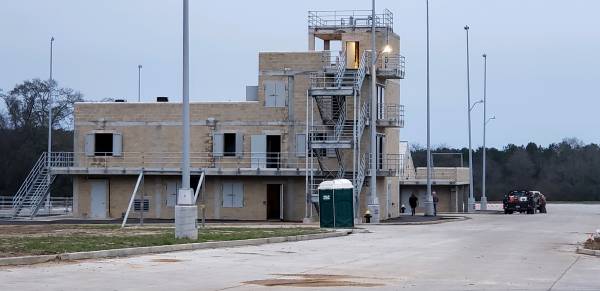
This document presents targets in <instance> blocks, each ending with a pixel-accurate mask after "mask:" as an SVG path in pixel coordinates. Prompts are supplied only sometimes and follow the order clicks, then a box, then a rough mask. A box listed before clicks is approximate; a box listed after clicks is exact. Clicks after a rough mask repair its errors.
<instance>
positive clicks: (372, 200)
mask: <svg viewBox="0 0 600 291" xmlns="http://www.w3.org/2000/svg"><path fill="white" fill-rule="evenodd" d="M375 38H376V33H375V0H373V9H372V11H371V182H370V184H369V188H370V193H369V194H370V195H369V205H368V208H369V210H370V211H371V214H372V215H373V219H372V220H371V221H372V222H379V201H378V199H377V42H376V39H375Z"/></svg>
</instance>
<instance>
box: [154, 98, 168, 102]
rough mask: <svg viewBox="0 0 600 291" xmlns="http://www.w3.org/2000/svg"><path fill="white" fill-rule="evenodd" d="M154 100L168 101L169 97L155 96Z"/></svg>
mask: <svg viewBox="0 0 600 291" xmlns="http://www.w3.org/2000/svg"><path fill="white" fill-rule="evenodd" d="M156 102H169V97H156Z"/></svg>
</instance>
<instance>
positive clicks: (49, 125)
mask: <svg viewBox="0 0 600 291" xmlns="http://www.w3.org/2000/svg"><path fill="white" fill-rule="evenodd" d="M53 49H54V37H51V38H50V81H49V82H48V156H47V162H48V170H50V162H51V161H52V160H51V159H52V157H51V156H52V89H53V87H54V79H53V78H52V66H53V64H52V58H53ZM50 181H51V179H50V175H48V185H50ZM48 197H50V190H48Z"/></svg>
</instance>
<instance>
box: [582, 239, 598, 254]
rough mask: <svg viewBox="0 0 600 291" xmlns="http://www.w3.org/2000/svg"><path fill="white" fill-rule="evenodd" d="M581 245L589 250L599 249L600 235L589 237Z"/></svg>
mask: <svg viewBox="0 0 600 291" xmlns="http://www.w3.org/2000/svg"><path fill="white" fill-rule="evenodd" d="M583 247H585V248H586V249H590V250H597V251H598V250H600V237H596V238H590V239H588V240H587V241H586V242H585V243H584V244H583Z"/></svg>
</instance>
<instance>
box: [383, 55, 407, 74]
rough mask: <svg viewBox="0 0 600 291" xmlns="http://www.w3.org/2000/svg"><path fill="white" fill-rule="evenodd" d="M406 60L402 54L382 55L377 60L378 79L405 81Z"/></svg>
mask: <svg viewBox="0 0 600 291" xmlns="http://www.w3.org/2000/svg"><path fill="white" fill-rule="evenodd" d="M405 74H406V59H405V58H404V56H402V55H400V54H382V56H381V57H380V58H379V59H378V60H377V77H381V78H385V79H404V76H405Z"/></svg>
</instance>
